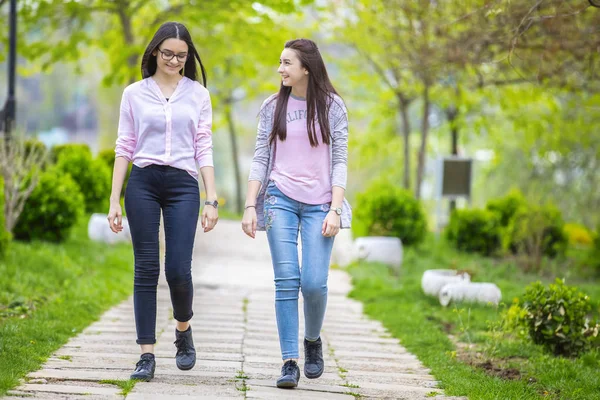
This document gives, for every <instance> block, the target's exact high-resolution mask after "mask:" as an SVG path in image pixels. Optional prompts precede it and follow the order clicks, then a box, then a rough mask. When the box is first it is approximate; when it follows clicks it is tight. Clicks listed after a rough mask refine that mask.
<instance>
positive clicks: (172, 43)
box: [152, 39, 188, 75]
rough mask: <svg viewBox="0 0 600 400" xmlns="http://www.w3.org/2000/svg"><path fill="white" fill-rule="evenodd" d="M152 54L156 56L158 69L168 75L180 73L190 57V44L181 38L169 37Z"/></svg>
mask: <svg viewBox="0 0 600 400" xmlns="http://www.w3.org/2000/svg"><path fill="white" fill-rule="evenodd" d="M152 55H154V56H156V66H157V68H158V71H160V72H162V73H163V74H166V75H175V74H179V71H181V69H182V68H183V66H184V65H185V62H186V60H187V57H188V45H187V43H186V42H184V41H183V40H180V39H167V40H165V41H164V42H162V43H161V44H160V46H158V50H155V51H154V52H153V53H152Z"/></svg>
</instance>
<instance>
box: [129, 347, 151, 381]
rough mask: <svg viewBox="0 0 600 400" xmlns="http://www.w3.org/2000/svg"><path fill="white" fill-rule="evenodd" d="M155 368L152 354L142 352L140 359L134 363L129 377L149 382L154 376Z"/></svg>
mask: <svg viewBox="0 0 600 400" xmlns="http://www.w3.org/2000/svg"><path fill="white" fill-rule="evenodd" d="M155 369H156V360H155V359H154V354H152V353H144V354H142V355H141V356H140V361H138V362H137V363H136V364H135V371H134V372H133V374H131V376H130V377H129V378H130V379H137V380H138V381H145V382H149V381H150V380H151V379H152V378H154V370H155Z"/></svg>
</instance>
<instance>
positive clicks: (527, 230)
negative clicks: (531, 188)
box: [503, 204, 568, 259]
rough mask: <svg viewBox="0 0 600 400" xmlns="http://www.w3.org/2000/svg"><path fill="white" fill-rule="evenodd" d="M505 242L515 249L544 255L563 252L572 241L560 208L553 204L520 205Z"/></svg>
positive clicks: (538, 255) (519, 252)
mask: <svg viewBox="0 0 600 400" xmlns="http://www.w3.org/2000/svg"><path fill="white" fill-rule="evenodd" d="M503 240H504V243H505V246H506V247H507V248H509V249H510V250H511V251H513V253H516V254H524V255H527V256H529V257H533V258H536V259H540V258H541V257H542V256H543V255H545V256H547V257H550V258H554V257H557V256H562V255H564V253H565V250H566V248H567V245H568V237H567V235H566V234H565V232H564V221H563V219H562V214H561V212H560V210H558V209H557V208H556V207H554V206H552V205H549V204H548V205H545V206H537V205H528V206H525V207H520V208H519V209H518V210H517V212H516V213H515V214H514V216H513V218H512V219H511V221H510V223H509V225H508V227H507V229H506V231H505V237H504V239H503Z"/></svg>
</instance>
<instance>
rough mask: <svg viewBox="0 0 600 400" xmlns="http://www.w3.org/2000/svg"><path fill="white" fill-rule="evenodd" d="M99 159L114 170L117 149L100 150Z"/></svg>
mask: <svg viewBox="0 0 600 400" xmlns="http://www.w3.org/2000/svg"><path fill="white" fill-rule="evenodd" d="M97 158H98V160H100V161H102V162H103V163H104V165H106V166H107V167H108V169H109V170H111V171H112V170H113V167H114V165H115V151H114V149H106V150H101V151H99V152H98V157H97Z"/></svg>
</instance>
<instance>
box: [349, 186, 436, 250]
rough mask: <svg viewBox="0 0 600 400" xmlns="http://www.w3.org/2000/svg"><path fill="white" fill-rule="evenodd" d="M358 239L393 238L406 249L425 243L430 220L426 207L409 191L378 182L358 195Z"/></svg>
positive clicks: (355, 212)
mask: <svg viewBox="0 0 600 400" xmlns="http://www.w3.org/2000/svg"><path fill="white" fill-rule="evenodd" d="M354 218H355V219H356V222H357V224H356V226H357V228H356V229H355V230H354V232H355V234H356V235H357V236H365V235H368V236H394V237H397V238H400V240H402V244H404V245H406V246H410V245H416V244H419V243H421V242H422V241H423V239H424V238H425V234H426V233H427V220H426V217H425V212H424V211H423V206H422V205H421V203H420V202H419V201H418V200H416V199H415V198H414V196H413V195H412V194H411V193H410V192H409V191H407V190H404V189H400V188H399V187H397V186H394V185H392V184H390V183H387V182H383V181H378V182H375V183H373V184H371V185H370V187H369V188H368V189H367V190H366V191H365V192H364V193H360V194H358V195H357V196H356V207H355V209H354Z"/></svg>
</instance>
